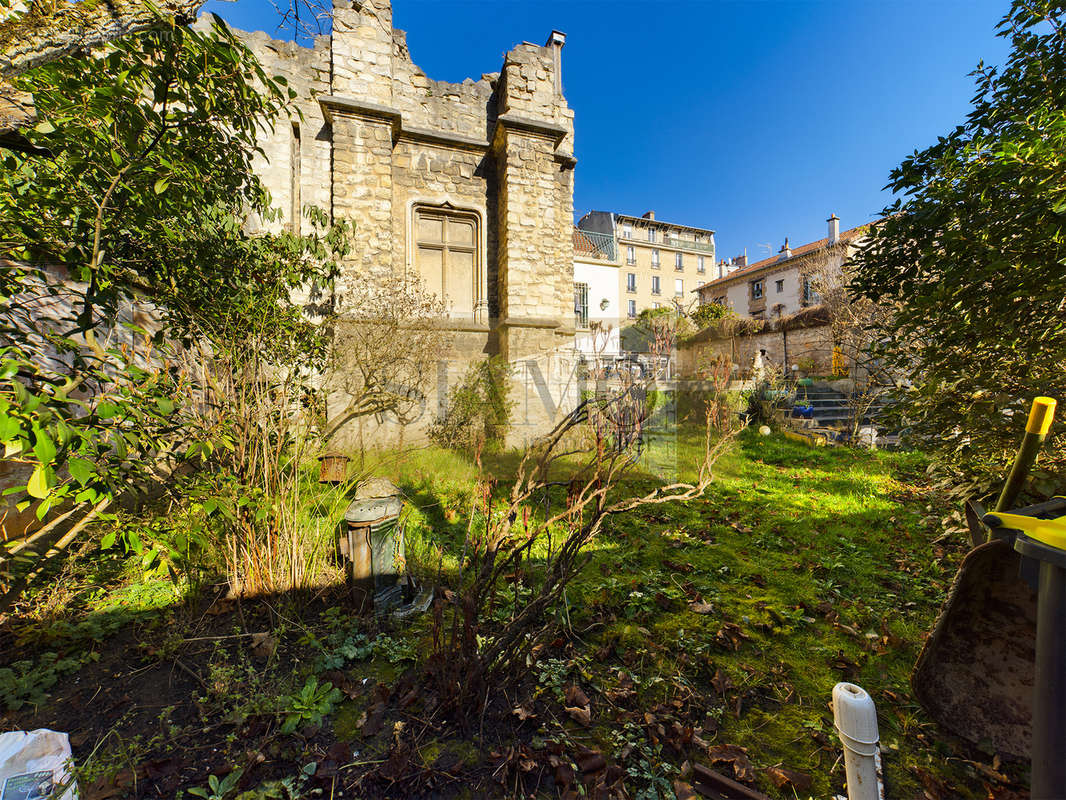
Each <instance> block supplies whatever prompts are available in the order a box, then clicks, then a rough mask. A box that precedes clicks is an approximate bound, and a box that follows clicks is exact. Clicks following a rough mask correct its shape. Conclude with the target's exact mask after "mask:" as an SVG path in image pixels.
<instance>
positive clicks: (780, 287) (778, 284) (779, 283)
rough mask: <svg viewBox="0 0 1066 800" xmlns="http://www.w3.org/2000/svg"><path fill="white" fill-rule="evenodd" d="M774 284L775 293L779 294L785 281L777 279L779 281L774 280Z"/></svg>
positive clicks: (783, 287)
mask: <svg viewBox="0 0 1066 800" xmlns="http://www.w3.org/2000/svg"><path fill="white" fill-rule="evenodd" d="M774 286H775V287H776V291H777V293H778V294H781V292H783V291H785V281H784V279H782V280H779V281H775V282H774Z"/></svg>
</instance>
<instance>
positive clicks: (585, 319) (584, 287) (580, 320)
mask: <svg viewBox="0 0 1066 800" xmlns="http://www.w3.org/2000/svg"><path fill="white" fill-rule="evenodd" d="M574 324H575V325H577V327H579V328H587V327H588V326H589V285H588V284H587V283H575V284H574Z"/></svg>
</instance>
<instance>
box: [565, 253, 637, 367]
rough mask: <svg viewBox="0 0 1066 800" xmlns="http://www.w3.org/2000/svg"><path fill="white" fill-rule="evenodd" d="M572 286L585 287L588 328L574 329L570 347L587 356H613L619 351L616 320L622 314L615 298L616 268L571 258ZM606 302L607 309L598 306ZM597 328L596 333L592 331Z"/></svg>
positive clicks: (617, 298)
mask: <svg viewBox="0 0 1066 800" xmlns="http://www.w3.org/2000/svg"><path fill="white" fill-rule="evenodd" d="M574 283H584V284H586V285H587V286H588V287H589V329H588V330H580V329H579V330H578V332H577V334H576V335H575V337H574V347H575V348H576V349H577V350H578V352H581V353H587V354H589V355H593V354H599V355H617V354H618V352H619V349H620V348H619V339H618V328H619V325H618V320H619V317H620V316H622V315H624V313H625V312H624V309H622V307H621V300H620V298H619V296H618V266H617V265H616V264H605V263H604V262H602V261H597V260H595V259H583V258H580V257H578V258H575V259H574ZM604 300H606V301H607V307H606V308H601V307H600V304H601V303H602V302H603V301H604ZM597 324H598V325H599V328H600V330H599V332H594V331H593V329H594V328H595V327H596V325H597Z"/></svg>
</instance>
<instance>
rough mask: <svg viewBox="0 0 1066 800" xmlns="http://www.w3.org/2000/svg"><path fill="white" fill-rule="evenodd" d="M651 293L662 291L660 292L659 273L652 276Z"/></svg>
mask: <svg viewBox="0 0 1066 800" xmlns="http://www.w3.org/2000/svg"><path fill="white" fill-rule="evenodd" d="M651 293H652V294H659V293H660V292H659V276H658V275H652V276H651Z"/></svg>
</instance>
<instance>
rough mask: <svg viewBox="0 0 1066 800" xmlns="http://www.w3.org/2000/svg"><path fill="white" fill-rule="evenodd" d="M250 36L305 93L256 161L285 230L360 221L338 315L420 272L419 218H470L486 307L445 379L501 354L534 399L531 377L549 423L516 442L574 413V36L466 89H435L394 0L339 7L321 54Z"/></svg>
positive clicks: (527, 47)
mask: <svg viewBox="0 0 1066 800" xmlns="http://www.w3.org/2000/svg"><path fill="white" fill-rule="evenodd" d="M246 40H247V41H248V43H249V44H250V45H251V46H252V48H253V49H254V50H255V52H256V53H257V54H258V55H259V57H260V59H261V60H262V61H263V63H264V66H265V68H266V70H267V71H268V72H270V73H275V74H280V75H283V76H284V77H285V78H286V79H287V80H288V81H289V83H290V85H291V86H293V88H294V89H295V90H296V91H297V93H298V96H299V100H298V105H299V108H300V110H301V112H302V114H303V120H302V121H301V122H298V123H297V127H294V125H293V124H292V123H290V122H289V121H287V120H279V121H278V122H277V124H276V125H275V126H274V130H273V131H272V132H269V133H266V134H265V135H264V137H263V141H262V147H263V150H264V155H265V157H264V159H263V160H262V161H261V163H259V164H258V168H259V169H260V173H261V175H262V177H263V179H264V180H265V182H266V184H267V186H268V188H269V189H270V191H271V195H272V198H273V200H274V204H275V205H276V206H277V207H279V208H281V209H282V210H283V211H285V212H286V217H285V224H288V225H295V224H297V223H296V217H295V216H294V214H293V210H296V209H298V208H299V207H300V205H301V204H306V203H312V204H315V205H317V206H319V207H321V208H323V209H326V210H328V211H329V212H330V214H331V215H332V217H333V218H334V219H347V220H350V221H351V222H352V223H354V226H355V234H354V242H353V249H352V252H351V254H350V256H349V258H348V259H347V260H346V262H345V264H344V265H343V269H342V276H341V279H340V281H339V282H338V291H337V294H336V297H335V301H334V305H335V308H336V310H337V311H338V312H340V313H341V314H342V315H344V314H353V313H357V311H358V310H357V309H352V308H350V307H349V306H348V305H346V301H345V297H346V294H347V292H346V290H349V289H350V287H352V286H353V285H354V284H355V282H357V281H368V280H371V281H372V280H376V279H378V278H380V277H381V276H383V275H385V274H389V273H391V274H405V273H409V272H411V271H416V272H417V271H418V269H419V266H418V262H417V259H416V258H415V247H414V236H415V233H414V231H413V230H412V225H413V215H414V209H415V208H416V207H422V206H428V207H433V208H443V209H449V210H453V211H455V212H459V213H466V214H470V215H473V217H474V218H476V219H477V221H478V239H479V241H478V243H477V244H478V247H477V256H476V263H475V275H476V277H475V279H474V284H475V286H474V288H473V301H472V302H473V305H474V311H473V312H472V314H471V313H467V314H465V315H462V316H461V317H457V318H455V319H454V320H453V321H452V324H451V327H452V328H454V333H455V341H454V343H455V347H454V353H453V358H451V359H450V360H449V363H448V364H447V365H446V368H444V371H443V372H442V375H446V376H447V382H448V384H452V383H454V381H455V380H457V379H458V376H459V375H460V374H461V373H462V372H463V371H464V370H465V368H466V365H467V364H468V363H469V361H470V360H471V359H473V358H480V357H485V356H487V355H491V354H497V353H498V354H501V355H503V356H505V357H506V358H507V359H508V360H509V361H511V362H512V363H514V364H515V365H516V367H517V372H516V374H519V373H520V374H521V375H525V377H518V378H516V385H517V386H519V387H520V391H521V392H524V391H527V390H528V387H529V386H530V385H531V384H530V381H531V379H530V378H529V375H530V374H534V376H535V377H536V379H537V380H535V381H533V383H537V386H536V387H535V392H536V395H535V396H536V398H537V399H536V402H534V403H532V404H527V406H529V407H531V408H540V409H541V412H542V413H541V412H537V413H533V414H532V416H529V415H528V414H527V415H526V416H525V417H524V418H523V421H524V422H525V423H527V424H526V425H525V426H524V429H523V427H522V426H520V428H519V431H518V437H519V438H525V437H528V436H529V435H531V434H532V433H534V432H535V431H538V430H542V429H543V428H544V427H545V426H546V425H547V424H548V423H549V422H551V421H552V420H553V418H554V417H556V416H558V414H559V413H560V412H561V411H563V410H565V409H566V408H568V407H572V401H573V399H574V398H575V397H576V395H575V393H574V389H573V387H572V385H571V384H570V381H569V378H570V375H571V372H572V368H571V362H572V359H573V336H574V311H573V240H572V236H571V230H572V220H573V170H574V166H575V163H576V162H575V160H574V158H573V112H572V111H571V110H570V108H569V107H568V106H567V104H566V100H565V99H564V97H563V94H562V78H561V74H560V71H561V51H562V47H563V42H564V41H565V37H564V36H562V35H561V34H558V33H556V32H553V34H552V36H551V38H550V39H549V40H548V43H547V44H545V45H544V46H537V45H534V44H529V43H523V44H520V45H518V46H517V47H515V48H514V49H512V50H511V51H510V52H508V53H507V54H506V56H505V58H504V62H503V64H502V67H501V70H500V72H498V73H487V74H484V75H482V76H481V78H480V79H479V80H473V79H467V80H466V81H463V82H462V83H447V82H443V81H435V80H432V79H430V78H428V77H427V76H426V75H425V73H424V72H422V70H420V69H419V68H418V67H417V66H416V65H415V64H414V62H413V61H412V60H411V56H410V53H409V52H408V48H407V42H406V36H405V35H404V33H403V32H402V31H398V30H395V29H393V27H392V8H391V5H390V3H389V0H337V2H335V3H334V19H333V33H332V35H331V36H329V37H319V38H318V39H317V40H316V41H315V45H314V47H313V48H302V47H298V46H295V45H292V44H288V43H282V42H276V41H272V40H270V39H269V38H267V37H265V36H263V35H261V34H246ZM297 130H298V140H297V136H296V131H297ZM541 378H543V379H544V380H543V383H545V384H546V386H547V389H548V392H549V394H550V395H551V398H550V399H551V402H549V403H545V402H544V397H543V390H544V388H545V387H544V386H541V385H540V383H538V381H540V379H541ZM427 390H428V391H427V393H430V394H432V393H436V392H438V391H440V389H439V388H438V387H427ZM519 399H520V401H521V398H519ZM427 405H428V407H430V408H431V409H433V410H435V409H436V407H437V404H436V403H435V402H430V403H428V404H427ZM427 421H428V419H427V420H423V422H422V424H423V425H424V423H425V422H427ZM419 427H421V425H419Z"/></svg>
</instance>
